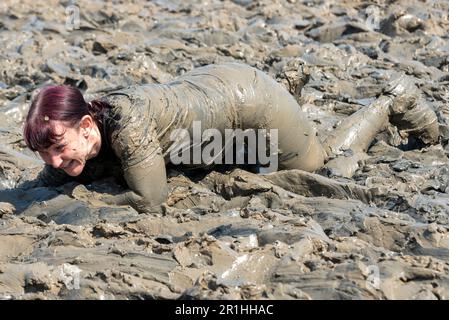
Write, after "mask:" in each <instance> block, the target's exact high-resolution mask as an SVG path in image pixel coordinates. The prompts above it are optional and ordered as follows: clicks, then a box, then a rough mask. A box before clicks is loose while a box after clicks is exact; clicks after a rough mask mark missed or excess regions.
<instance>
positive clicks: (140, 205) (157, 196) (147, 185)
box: [101, 155, 168, 212]
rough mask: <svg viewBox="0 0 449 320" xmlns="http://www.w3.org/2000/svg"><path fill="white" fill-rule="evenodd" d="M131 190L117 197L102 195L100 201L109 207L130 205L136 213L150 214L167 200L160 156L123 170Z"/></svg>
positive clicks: (165, 180) (165, 181) (162, 159)
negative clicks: (109, 205)
mask: <svg viewBox="0 0 449 320" xmlns="http://www.w3.org/2000/svg"><path fill="white" fill-rule="evenodd" d="M124 176H125V180H126V182H127V184H128V187H129V188H130V189H131V190H129V191H125V192H123V193H120V194H117V195H103V196H102V197H101V201H103V202H105V203H107V204H111V205H130V206H131V207H133V208H134V209H136V210H137V211H138V212H151V211H153V209H152V208H154V207H155V206H158V205H160V204H161V203H163V202H164V201H165V200H166V198H167V193H168V188H167V177H166V173H165V162H164V158H163V157H162V155H157V156H155V157H154V158H153V160H152V161H151V163H148V162H146V161H145V162H141V163H139V164H137V165H134V166H132V167H129V168H127V169H125V170H124Z"/></svg>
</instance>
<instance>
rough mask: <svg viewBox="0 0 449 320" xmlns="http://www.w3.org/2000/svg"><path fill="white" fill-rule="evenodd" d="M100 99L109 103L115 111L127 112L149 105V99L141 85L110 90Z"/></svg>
mask: <svg viewBox="0 0 449 320" xmlns="http://www.w3.org/2000/svg"><path fill="white" fill-rule="evenodd" d="M100 100H101V101H104V102H106V103H108V104H109V105H110V106H111V108H112V109H113V110H114V111H116V112H125V113H127V112H131V110H134V111H136V109H138V108H139V107H145V106H146V105H147V99H146V97H145V95H144V93H143V92H142V89H141V88H140V87H139V86H131V87H127V88H124V89H121V90H117V91H113V92H110V93H108V94H107V95H105V96H103V97H102V98H101V99H100Z"/></svg>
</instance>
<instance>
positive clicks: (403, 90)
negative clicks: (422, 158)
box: [384, 73, 440, 144]
mask: <svg viewBox="0 0 449 320" xmlns="http://www.w3.org/2000/svg"><path fill="white" fill-rule="evenodd" d="M384 94H385V95H387V96H390V97H392V99H393V103H392V105H391V107H390V122H391V123H392V124H393V125H395V126H396V127H398V129H399V130H400V131H399V132H400V133H401V136H403V137H407V136H413V137H415V138H419V139H421V140H422V141H423V142H424V143H427V144H434V143H437V142H438V138H439V133H440V132H439V125H438V119H437V116H436V114H435V112H434V111H433V109H432V108H431V106H430V105H429V104H428V103H427V101H425V99H424V98H423V97H422V95H421V94H420V91H419V89H418V88H417V87H416V86H415V84H414V82H413V80H412V79H411V78H410V77H407V76H406V75H405V74H399V73H397V74H395V75H394V76H393V77H392V78H391V79H390V82H389V84H388V86H387V87H386V88H385V91H384Z"/></svg>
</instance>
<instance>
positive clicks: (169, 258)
mask: <svg viewBox="0 0 449 320" xmlns="http://www.w3.org/2000/svg"><path fill="white" fill-rule="evenodd" d="M70 5H72V2H70V1H49V2H47V3H46V5H45V6H43V5H41V4H39V3H37V2H35V1H34V2H33V1H28V0H25V1H21V2H20V4H18V3H17V2H16V1H11V0H4V1H2V2H1V4H0V39H1V43H2V46H0V56H1V60H2V63H1V67H0V71H1V72H0V117H1V119H2V121H1V122H0V298H2V299H119V298H120V299H153V298H156V299H176V298H191V299H448V298H449V231H448V229H449V194H448V192H449V159H448V154H449V147H448V140H449V104H448V102H449V93H448V84H449V59H448V53H449V40H448V38H447V34H448V31H449V30H448V29H449V14H448V12H449V4H448V3H446V2H437V1H396V2H393V3H391V4H386V3H385V2H383V1H379V2H377V1H373V2H369V3H360V2H359V1H346V2H345V3H344V4H341V3H340V2H339V1H299V0H296V1H294V0H289V1H271V0H270V1H268V0H267V1H265V0H263V1H244V0H238V1H237V0H235V1H215V0H212V1H208V2H207V3H203V4H201V5H200V4H196V3H190V2H189V1H162V0H161V1H152V2H146V1H134V2H133V3H131V4H129V3H123V4H120V3H116V4H112V3H109V2H106V1H104V2H103V1H95V2H91V1H77V2H76V5H77V7H78V8H79V14H80V19H79V25H77V24H76V19H75V20H73V19H71V18H70V16H69V15H67V14H66V8H68V7H69V6H70ZM49 7H51V8H52V10H48V8H49ZM70 8H72V9H70V10H68V11H67V12H68V14H70V13H71V12H74V11H73V10H74V9H73V8H74V7H70ZM75 9H76V8H75ZM75 11H76V10H75ZM67 21H69V23H67ZM71 21H72V22H73V21H75V24H73V23H72V24H70V22H71ZM227 61H237V62H244V63H247V64H249V65H251V66H254V67H257V68H259V69H260V70H263V71H265V72H267V73H268V74H270V75H271V76H272V77H273V78H275V79H276V80H277V81H279V82H280V83H282V84H283V85H284V86H285V87H286V88H287V89H288V90H289V91H290V92H291V93H292V95H293V96H294V97H295V98H296V99H297V100H298V102H299V103H300V105H301V107H302V108H303V110H304V111H305V112H307V115H308V117H309V118H310V120H311V121H312V122H313V123H314V125H315V126H316V128H317V129H318V133H319V138H320V139H321V140H322V141H323V140H324V139H325V138H326V137H327V136H328V135H329V132H331V131H332V130H333V129H334V127H335V126H336V125H337V124H338V123H339V122H340V121H341V120H343V119H345V118H347V117H348V116H349V115H351V114H353V113H354V112H356V111H358V110H360V109H362V108H364V107H366V106H367V105H369V104H370V103H371V102H373V101H374V100H375V99H376V98H377V97H378V96H379V95H380V94H381V93H382V92H383V90H384V89H385V86H386V85H387V83H388V81H389V79H390V78H391V76H392V74H393V73H395V72H403V73H404V74H406V75H407V76H408V77H409V78H411V79H412V80H413V82H414V84H415V85H416V94H418V95H419V96H420V99H422V100H423V101H425V103H427V104H429V105H430V106H431V108H432V109H433V110H434V111H435V112H436V114H437V117H438V126H439V138H438V143H437V144H435V145H428V144H426V142H427V141H425V140H426V139H425V138H424V139H423V138H422V137H421V139H420V136H419V128H418V129H416V130H415V131H413V130H407V129H404V128H397V127H394V126H393V125H390V124H388V125H387V126H386V129H385V130H384V131H383V132H381V133H379V134H378V135H377V136H376V138H375V139H374V141H373V143H372V144H371V145H370V147H369V149H368V150H367V154H366V155H364V156H360V157H354V153H353V152H352V151H351V150H347V152H345V153H344V154H343V155H342V156H343V157H346V158H347V162H348V163H354V165H355V169H354V170H355V174H354V175H353V176H352V177H351V178H347V177H345V175H344V174H342V172H341V171H339V170H334V169H332V168H328V169H326V170H321V171H320V172H315V173H308V172H304V171H301V170H288V171H280V172H276V173H271V174H267V175H257V174H254V173H251V172H248V171H245V170H243V169H242V168H231V169H229V170H228V169H226V170H225V169H216V170H209V171H204V170H201V171H196V172H183V171H182V170H180V169H179V168H175V167H172V168H170V169H169V171H168V174H169V180H168V182H169V187H170V195H169V198H168V200H167V202H166V203H164V204H163V205H161V206H160V208H159V210H158V212H157V213H154V214H151V215H149V214H138V213H137V212H136V211H134V210H133V209H131V208H129V207H114V206H108V205H106V204H104V203H102V202H101V201H100V200H98V198H99V197H98V194H99V193H103V192H110V193H114V192H118V191H120V190H122V187H121V186H120V185H119V184H117V183H116V182H115V181H113V180H112V179H105V180H101V181H97V182H95V183H92V184H89V185H79V184H75V183H68V184H66V185H64V186H62V187H58V188H46V187H41V186H38V185H36V184H33V183H32V182H29V181H32V180H33V178H34V177H36V174H37V173H38V172H39V171H40V170H41V168H42V166H43V163H42V161H40V160H39V159H38V157H37V156H36V155H35V154H33V153H31V152H29V151H28V150H27V149H26V148H25V144H24V142H23V139H22V136H21V126H22V124H23V118H24V116H25V115H26V112H27V107H28V105H29V102H30V99H31V98H32V94H33V92H35V90H36V89H38V88H40V87H42V86H44V85H46V84H50V83H58V84H70V85H74V86H77V87H79V88H80V89H81V90H83V92H84V94H85V95H86V98H87V99H93V98H96V97H99V96H101V95H102V94H105V93H107V92H110V91H112V90H116V89H117V88H122V87H126V86H128V85H131V84H143V83H164V82H166V81H169V80H171V79H174V78H175V77H176V76H179V75H181V74H183V73H184V72H186V71H190V70H192V69H194V68H195V67H199V66H202V65H206V64H210V63H220V62H227ZM304 74H305V75H306V76H303V75H304ZM423 140H424V141H423ZM340 161H341V158H340ZM343 161H344V158H343ZM351 161H352V162H351ZM344 162H345V161H344ZM336 168H337V169H338V165H337V166H336Z"/></svg>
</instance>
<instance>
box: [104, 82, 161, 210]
mask: <svg viewBox="0 0 449 320" xmlns="http://www.w3.org/2000/svg"><path fill="white" fill-rule="evenodd" d="M131 97H132V98H131ZM106 99H107V102H108V103H109V104H110V105H112V106H113V108H112V110H111V114H110V116H111V118H110V122H109V124H108V125H109V126H110V130H111V131H112V132H111V147H112V149H113V150H114V153H115V155H116V156H117V157H118V158H119V159H120V162H121V165H122V170H123V174H124V178H125V180H126V182H127V184H128V187H129V189H130V190H129V191H125V192H123V193H120V194H118V195H104V196H102V197H101V200H102V201H104V202H106V203H108V204H114V205H130V206H132V207H133V208H135V209H136V210H137V211H139V212H147V211H151V208H153V207H154V206H157V205H160V204H161V203H163V202H164V201H165V200H166V197H167V193H168V192H167V180H166V173H165V162H164V158H163V156H162V150H161V149H160V147H159V141H158V140H157V135H156V122H155V119H153V118H152V117H151V115H150V112H149V101H148V98H146V97H145V96H143V95H141V94H140V93H139V92H138V91H137V90H136V92H134V91H133V92H132V93H131V94H127V93H125V92H122V93H117V94H112V95H110V96H108V97H107V98H106Z"/></svg>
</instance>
